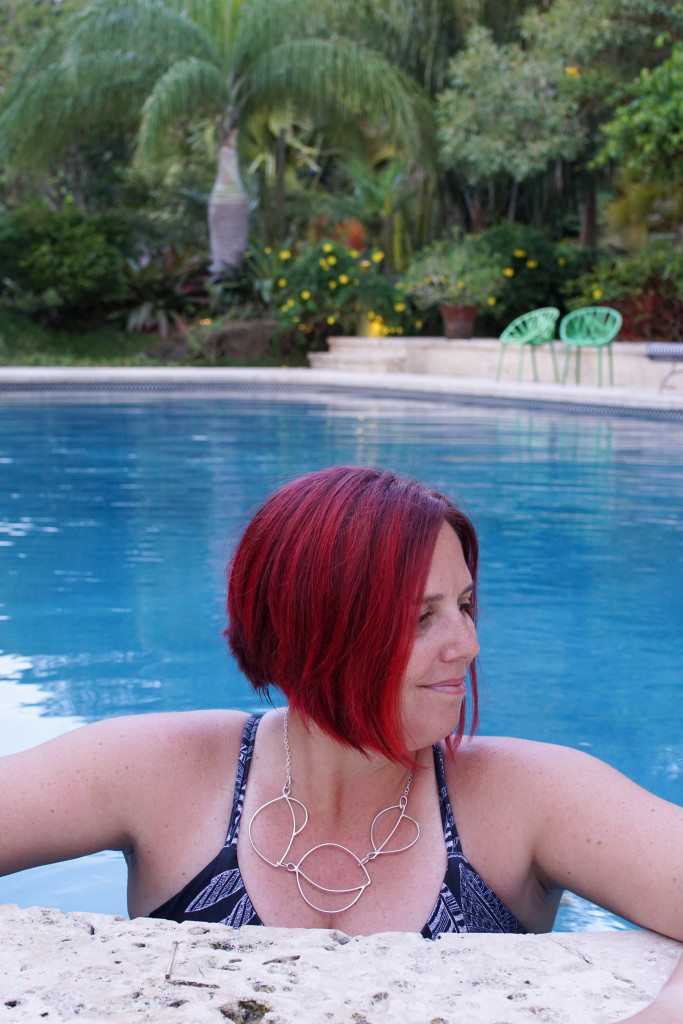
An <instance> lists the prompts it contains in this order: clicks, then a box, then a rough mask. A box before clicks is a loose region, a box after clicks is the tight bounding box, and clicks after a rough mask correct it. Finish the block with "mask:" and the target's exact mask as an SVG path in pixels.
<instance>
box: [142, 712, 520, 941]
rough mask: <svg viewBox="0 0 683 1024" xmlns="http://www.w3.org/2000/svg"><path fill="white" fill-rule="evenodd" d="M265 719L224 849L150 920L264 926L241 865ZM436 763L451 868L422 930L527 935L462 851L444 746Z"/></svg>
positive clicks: (252, 728) (247, 734)
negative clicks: (251, 778)
mask: <svg viewBox="0 0 683 1024" xmlns="http://www.w3.org/2000/svg"><path fill="white" fill-rule="evenodd" d="M260 719H261V716H260V715H252V716H251V717H250V718H249V719H248V720H247V722H246V725H245V726H244V734H243V736H242V745H241V747H240V755H239V761H238V764H237V778H236V780H235V796H234V799H233V803H232V814H231V816H230V826H229V828H228V834H227V836H226V839H225V845H224V847H223V849H222V850H221V852H220V853H219V854H218V856H217V857H215V858H214V860H212V861H211V863H210V864H207V866H206V867H205V868H204V870H203V871H200V872H199V874H198V875H197V876H196V877H195V878H193V879H192V881H191V882H188V883H187V885H186V886H185V887H184V888H183V889H181V891H180V892H179V893H178V894H177V895H176V896H173V897H172V898H171V899H170V900H167V902H166V903H164V904H163V906H161V907H158V909H157V910H154V911H152V913H151V914H150V915H149V916H150V917H163V918H166V919H167V920H169V921H178V922H180V921H207V922H214V921H215V922H220V923H221V924H227V925H229V926H230V927H231V928H241V927H242V925H245V924H263V922H262V921H261V919H260V918H259V916H258V914H257V913H256V911H255V910H254V907H253V905H252V902H251V900H250V899H249V894H248V892H247V890H246V889H245V888H244V882H243V881H242V875H241V874H240V869H239V865H238V863H237V836H238V833H239V828H240V820H241V817H242V807H243V805H244V792H245V789H246V787H247V776H248V775H249V765H250V764H251V756H252V753H253V750H254V739H255V736H256V730H257V728H258V724H259V721H260ZM434 765H435V768H436V778H437V782H438V785H439V805H440V807H441V821H442V824H443V834H444V840H445V843H446V853H447V855H448V866H447V868H446V875H445V878H444V880H443V883H442V885H441V891H440V893H439V896H438V899H437V901H436V905H435V907H434V909H433V910H432V912H431V914H430V915H429V920H428V921H427V923H426V925H425V926H424V928H423V929H422V935H423V936H424V937H425V938H426V939H434V938H436V936H437V935H440V934H441V933H442V932H517V933H523V932H524V931H525V929H524V927H523V926H522V925H521V924H520V922H519V921H518V920H517V918H516V917H515V915H514V914H513V913H512V911H510V910H508V908H507V907H506V906H505V904H504V903H502V902H501V900H499V899H498V897H497V896H496V894H495V893H494V892H493V891H492V890H491V889H490V888H489V886H488V885H487V883H486V882H485V881H484V879H483V878H481V877H480V876H479V875H478V874H477V872H476V871H475V870H474V868H473V867H472V866H471V864H470V863H469V862H468V860H467V858H466V857H465V855H464V853H463V852H462V848H461V846H460V838H459V836H458V833H457V830H456V827H455V821H454V820H453V812H452V811H451V803H450V800H449V799H448V790H447V789H446V777H445V773H444V765H443V756H442V754H441V749H440V748H439V747H438V746H435V747H434Z"/></svg>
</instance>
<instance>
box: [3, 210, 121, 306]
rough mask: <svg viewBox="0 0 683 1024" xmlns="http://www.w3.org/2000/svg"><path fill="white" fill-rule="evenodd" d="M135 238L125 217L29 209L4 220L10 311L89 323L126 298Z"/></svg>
mask: <svg viewBox="0 0 683 1024" xmlns="http://www.w3.org/2000/svg"><path fill="white" fill-rule="evenodd" d="M132 246H133V240H132V236H131V233H130V231H129V230H128V227H127V225H126V222H125V219H124V218H122V217H120V216H118V217H114V216H112V215H101V216H99V217H92V218H90V217H87V216H86V215H85V214H84V213H82V212H81V211H80V210H77V209H76V208H75V207H74V206H73V205H71V204H67V205H65V206H64V208H63V209H62V210H60V211H58V212H55V211H53V210H51V209H49V208H47V207H41V206H27V207H20V208H18V209H16V210H13V211H10V212H8V213H5V214H3V215H2V216H1V217H0V280H1V281H2V298H3V304H4V305H5V306H6V307H9V308H11V309H15V310H17V311H18V312H22V313H26V314H28V315H30V316H33V317H35V318H36V319H37V320H40V321H41V322H44V323H47V324H51V325H60V326H61V325H64V324H67V323H70V324H72V325H74V324H79V323H80V324H83V323H88V322H91V321H92V320H94V319H96V318H97V316H98V315H99V314H100V313H101V311H102V310H103V309H104V308H105V307H106V306H107V305H109V304H111V303H115V302H120V301H122V300H123V298H124V296H125V291H126V288H125V280H124V266H125V259H126V253H127V251H130V250H132Z"/></svg>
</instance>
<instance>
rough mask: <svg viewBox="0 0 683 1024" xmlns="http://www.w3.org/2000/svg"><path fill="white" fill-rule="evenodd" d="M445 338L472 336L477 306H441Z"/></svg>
mask: <svg viewBox="0 0 683 1024" xmlns="http://www.w3.org/2000/svg"><path fill="white" fill-rule="evenodd" d="M439 312H440V313H441V319H442V321H443V333H444V337H445V338H471V337H472V335H473V333H474V318H475V317H476V315H477V307H476V306H439Z"/></svg>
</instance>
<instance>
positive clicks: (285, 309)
mask: <svg viewBox="0 0 683 1024" xmlns="http://www.w3.org/2000/svg"><path fill="white" fill-rule="evenodd" d="M288 309H289V303H288V302H285V304H284V306H280V312H281V313H286V312H287V310H288Z"/></svg>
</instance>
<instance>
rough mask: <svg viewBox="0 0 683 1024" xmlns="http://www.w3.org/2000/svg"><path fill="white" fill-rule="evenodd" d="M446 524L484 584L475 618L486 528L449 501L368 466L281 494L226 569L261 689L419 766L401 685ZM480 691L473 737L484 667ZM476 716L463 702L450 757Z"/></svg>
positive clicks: (242, 649)
mask: <svg viewBox="0 0 683 1024" xmlns="http://www.w3.org/2000/svg"><path fill="white" fill-rule="evenodd" d="M444 521H446V522H448V523H449V524H450V525H451V526H452V527H453V529H454V530H455V533H456V534H457V536H458V537H459V539H460V543H461V544H462V549H463V553H464V556H465V561H466V563H467V566H468V568H469V571H470V574H471V576H472V580H473V582H474V584H475V588H474V590H473V592H472V603H471V615H472V617H473V619H475V621H476V581H477V561H478V544H477V537H476V533H475V531H474V527H473V526H472V524H471V522H470V521H469V519H468V518H467V517H466V516H465V515H464V514H463V513H462V512H460V511H458V509H456V508H455V506H454V505H453V504H452V503H451V502H450V501H449V500H448V498H446V497H444V496H443V495H442V494H439V493H438V492H437V491H430V490H428V489H427V488H426V487H423V486H422V485H421V484H419V483H415V482H413V481H410V480H405V479H402V478H400V477H397V476H395V475H394V474H393V473H390V472H382V471H380V470H377V469H370V468H366V467H362V466H334V467H332V468H330V469H323V470H321V471H319V472H316V473H310V474H309V475H307V476H303V477H301V478H300V479H298V480H293V481H292V482H291V483H288V484H285V486H284V487H281V488H280V489H279V490H277V491H276V492H275V493H274V494H272V495H271V496H270V497H269V498H268V499H267V500H266V501H265V503H264V504H263V505H262V506H261V508H259V510H258V511H257V512H256V514H255V515H254V517H253V519H252V520H251V522H250V523H249V525H248V526H247V528H246V530H245V532H244V535H243V536H242V539H241V541H240V542H239V544H238V547H237V550H236V552H235V554H234V557H233V559H232V562H231V564H230V566H229V567H228V574H229V586H228V615H229V624H228V626H227V628H226V630H225V632H224V636H225V637H226V639H227V641H228V644H229V646H230V649H231V650H232V653H233V654H234V656H235V658H236V659H237V663H238V665H239V667H240V669H241V670H242V672H243V673H244V674H245V675H246V676H247V678H248V679H249V680H250V682H251V684H252V686H253V687H254V688H255V689H256V690H260V691H262V692H265V693H266V694H268V693H269V688H270V686H271V685H275V686H276V687H277V688H278V689H280V690H281V691H282V693H283V694H284V695H285V696H286V697H287V699H288V701H289V703H290V705H291V707H292V709H293V710H295V711H296V712H298V713H299V714H301V715H303V716H304V718H306V717H308V718H310V719H311V720H312V721H313V722H315V723H316V725H318V726H319V727H320V728H321V729H323V730H324V731H325V732H327V733H328V734H329V735H331V736H333V737H334V738H335V739H336V740H338V741H339V742H341V743H345V744H347V745H348V746H350V747H354V748H355V749H357V750H361V751H370V750H373V751H378V752H379V753H381V754H383V755H385V756H386V757H389V758H390V759H391V760H393V761H397V762H399V763H403V764H406V765H408V764H412V757H411V756H410V754H409V753H408V752H407V751H406V749H405V745H404V742H403V729H402V702H401V690H402V683H403V679H404V677H405V672H406V668H407V664H408V659H409V657H410V652H411V649H412V645H413V640H414V637H415V631H416V628H417V623H418V618H419V611H420V604H421V601H422V595H423V593H424V587H425V585H426V581H427V576H428V574H429V567H430V564H431V559H432V554H433V551H434V545H435V544H436V538H437V535H438V533H439V530H440V528H441V526H442V524H443V522H444ZM470 685H471V690H472V701H473V708H472V712H473V714H472V726H471V731H474V729H475V727H476V723H477V681H476V668H475V665H474V664H473V665H472V666H471V667H470ZM465 721H466V708H465V702H464V701H463V706H462V709H461V712H460V721H459V724H458V728H457V730H456V732H455V733H454V734H453V736H452V737H450V738H449V741H448V742H449V745H450V748H451V750H455V747H456V746H457V744H458V742H459V741H460V739H461V738H462V736H463V733H464V731H465Z"/></svg>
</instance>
